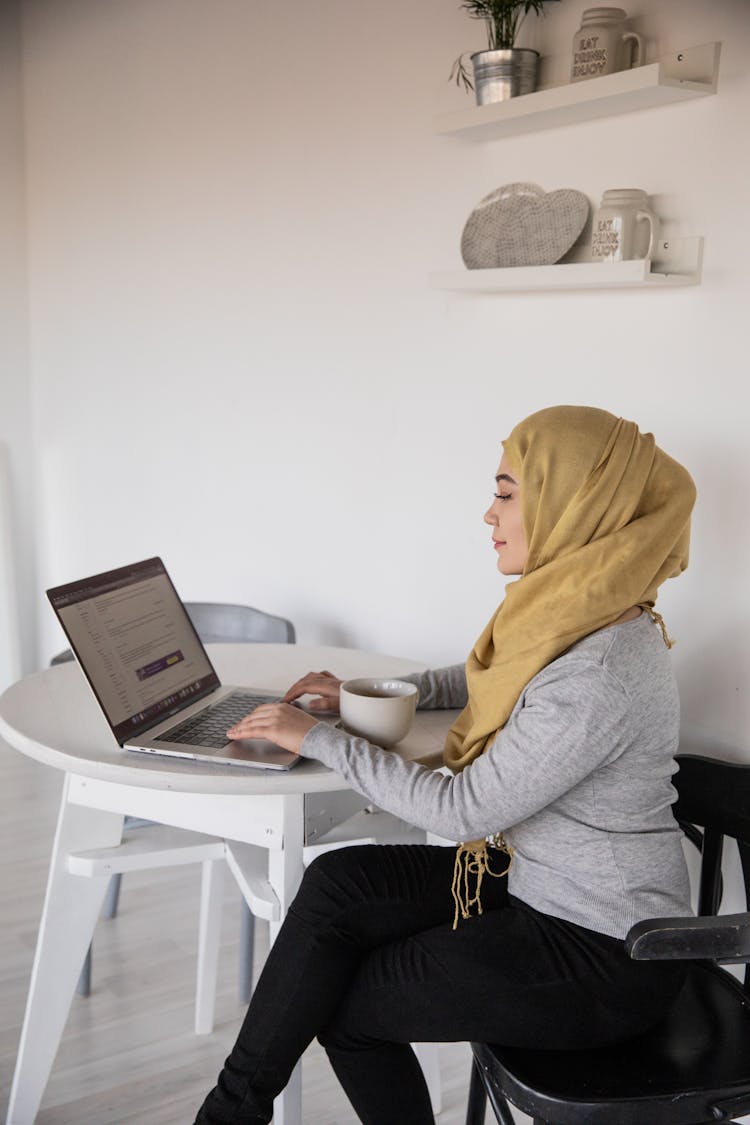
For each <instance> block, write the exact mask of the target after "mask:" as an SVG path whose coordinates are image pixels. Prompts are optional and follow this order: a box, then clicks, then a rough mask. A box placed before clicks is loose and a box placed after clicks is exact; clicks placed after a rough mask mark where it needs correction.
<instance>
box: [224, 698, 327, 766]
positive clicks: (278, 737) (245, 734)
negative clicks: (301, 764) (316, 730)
mask: <svg viewBox="0 0 750 1125" xmlns="http://www.w3.org/2000/svg"><path fill="white" fill-rule="evenodd" d="M317 725H318V720H317V719H314V718H313V716H312V715H308V714H306V713H305V712H304V711H301V710H300V709H299V707H290V705H289V704H288V703H262V704H261V705H260V707H256V708H255V710H254V711H251V712H250V714H249V715H245V718H244V719H240V721H239V722H238V723H235V724H234V726H233V727H230V728H229V730H228V731H227V738H268V739H270V741H271V742H275V743H276V745H277V746H283V748H284V749H285V750H291V751H292V753H294V754H299V750H300V746H301V745H302V739H303V738H304V737H305V735H306V734H307V732H308V731H309V730H312V728H313V727H315V726H317Z"/></svg>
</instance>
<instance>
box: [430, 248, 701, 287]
mask: <svg viewBox="0 0 750 1125" xmlns="http://www.w3.org/2000/svg"><path fill="white" fill-rule="evenodd" d="M702 262H703V239H702V238H673V239H666V240H663V241H661V242H659V243H658V244H657V247H656V250H655V254H654V258H653V260H652V261H648V260H646V259H643V258H641V259H638V260H635V261H630V262H569V263H565V264H563V265H554V266H514V267H511V268H507V269H494V270H493V269H490V270H467V269H463V270H449V271H443V272H440V273H433V274H432V275H431V277H430V282H431V284H432V288H433V289H453V290H461V291H463V292H467V293H530V292H539V293H543V292H551V291H554V290H560V289H570V290H575V289H639V288H640V289H653V288H665V287H669V286H678V285H698V284H699V282H700V278H701V268H702Z"/></svg>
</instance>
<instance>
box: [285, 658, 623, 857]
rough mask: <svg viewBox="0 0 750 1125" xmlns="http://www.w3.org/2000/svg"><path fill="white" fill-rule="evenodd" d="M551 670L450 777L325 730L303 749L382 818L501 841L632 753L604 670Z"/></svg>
mask: <svg viewBox="0 0 750 1125" xmlns="http://www.w3.org/2000/svg"><path fill="white" fill-rule="evenodd" d="M554 667H555V666H554V665H550V666H549V668H548V669H545V670H544V672H542V673H540V674H539V676H537V677H535V679H534V680H533V681H532V682H531V684H529V685H527V688H526V690H525V692H524V693H523V695H522V697H521V700H519V703H518V704H517V705H516V709H515V710H514V712H513V715H512V716H511V718H510V719H509V721H508V722H507V723H506V725H505V726H504V727H503V729H502V730H501V731H499V732H498V734H497V737H496V738H495V741H494V742H493V744H492V746H491V747H490V749H489V750H488V751H487V752H486V753H485V754H483V755H481V757H479V758H477V759H475V761H474V762H472V763H471V764H470V765H469V766H467V768H466V769H464V770H463V771H462V772H461V773H458V774H456V775H454V776H446V774H444V773H442V772H439V771H435V770H430V769H428V768H427V767H425V766H420V765H417V764H416V763H414V762H407V761H404V760H403V759H402V758H400V757H399V755H398V754H395V753H392V752H390V751H387V750H382V749H381V748H380V747H378V746H374V745H372V744H371V743H369V742H367V741H366V740H365V739H362V738H357V737H355V736H353V735H349V734H347V733H345V732H344V731H341V730H337V729H335V728H333V727H331V726H329V725H327V724H325V723H319V724H318V725H316V726H315V727H313V728H312V730H310V731H309V732H308V734H307V735H306V736H305V738H304V739H303V742H302V747H301V751H300V752H301V754H302V756H303V757H310V758H317V759H318V760H319V761H321V762H323V763H324V764H325V765H327V766H329V767H330V768H331V769H333V770H335V771H336V772H337V773H339V774H341V776H342V777H344V778H345V779H346V781H347V782H348V783H349V784H350V785H351V786H352V788H353V789H355V790H356V791H357V792H358V793H361V794H363V796H365V797H367V798H368V799H369V800H371V801H372V802H373V803H375V804H377V805H378V806H379V807H380V808H382V809H385V811H386V812H390V813H393V814H395V815H396V816H399V817H401V818H402V819H403V820H406V821H408V822H410V823H412V824H414V825H416V826H417V827H419V828H423V829H425V830H427V831H431V832H435V833H438V834H439V835H441V836H444V837H447V838H449V839H453V840H473V839H478V838H481V837H483V836H488V835H490V834H491V833H493V832H501V831H504V830H506V829H509V828H511V827H512V826H513V825H514V824H517V823H519V822H520V821H523V820H525V819H526V818H527V817H529V816H532V815H533V814H534V813H536V812H538V811H539V810H540V809H543V808H545V807H546V806H547V805H549V804H550V803H551V802H553V801H554V800H555V799H556V798H557V797H559V796H561V795H562V794H563V793H566V792H567V791H568V790H569V789H571V788H573V787H574V786H575V785H577V784H578V783H579V782H580V781H582V780H583V779H584V778H585V777H587V776H588V775H589V774H590V773H591V772H592V771H593V770H595V769H596V768H597V767H598V766H600V765H601V764H603V763H604V762H605V761H607V760H609V759H611V758H613V757H615V756H616V755H617V754H618V753H619V752H620V751H621V749H622V747H623V746H624V745H626V739H627V737H628V734H629V728H628V723H627V709H628V705H629V700H628V696H627V693H626V691H625V689H624V688H623V686H622V685H621V684H620V682H619V680H617V679H615V678H614V677H613V676H612V674H611V673H609V672H608V671H607V670H606V669H605V668H603V667H602V666H601V665H596V664H574V665H573V667H572V668H571V667H570V666H568V667H567V668H565V669H564V670H563V669H562V668H560V669H559V670H557V671H553V669H554Z"/></svg>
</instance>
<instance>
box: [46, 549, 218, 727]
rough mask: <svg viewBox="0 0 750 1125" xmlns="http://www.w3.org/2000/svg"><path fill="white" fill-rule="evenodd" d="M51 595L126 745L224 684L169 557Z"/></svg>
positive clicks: (111, 722) (74, 584) (50, 592)
mask: <svg viewBox="0 0 750 1125" xmlns="http://www.w3.org/2000/svg"><path fill="white" fill-rule="evenodd" d="M47 597H48V598H49V600H50V602H51V604H52V607H53V609H54V610H55V612H56V614H57V616H58V618H59V620H60V624H61V625H62V627H63V629H64V630H65V633H66V635H67V637H68V640H69V641H70V646H71V648H72V649H73V651H74V652H75V654H76V656H77V657H78V662H79V664H80V665H81V667H82V668H83V671H84V672H85V674H86V676H87V678H88V681H89V683H90V684H91V687H92V688H93V690H94V694H95V695H96V697H97V699H98V700H99V703H100V705H101V707H102V710H103V711H104V713H105V715H106V716H107V719H108V721H109V725H110V726H111V727H112V730H113V732H114V735H115V737H116V739H117V741H118V742H119V743H120V744H122V743H123V742H125V741H127V740H128V739H130V738H133V737H137V736H138V735H140V734H141V733H142V732H143V731H144V730H147V729H148V728H149V727H152V726H155V724H156V723H158V722H161V720H162V719H166V718H169V716H170V715H173V714H176V713H177V712H178V711H181V710H182V709H183V708H184V707H188V706H189V705H190V704H191V703H195V702H196V700H198V699H200V698H201V697H202V696H204V695H208V693H209V692H211V691H213V690H214V688H217V687H219V686H220V684H219V678H218V676H217V675H216V672H215V671H214V669H213V667H212V665H211V662H210V660H209V659H208V656H207V655H206V651H205V649H204V647H203V645H202V644H201V641H200V639H199V637H198V634H197V633H196V631H195V629H194V627H193V624H192V622H191V620H190V618H189V617H188V615H187V613H186V611H185V607H184V606H183V604H182V602H181V601H180V599H179V597H178V595H177V591H176V590H175V588H174V586H173V585H172V582H171V580H170V577H169V575H168V574H167V571H166V569H165V567H164V564H163V562H162V561H161V559H146V560H145V561H144V562H139V563H133V564H132V565H131V566H123V567H120V568H119V569H118V570H109V571H107V572H106V573H105V574H96V575H94V576H93V577H91V578H82V579H81V580H80V581H79V582H69V583H68V584H67V585H65V586H57V587H55V588H54V589H52V590H48V591H47Z"/></svg>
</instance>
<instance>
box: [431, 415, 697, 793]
mask: <svg viewBox="0 0 750 1125" xmlns="http://www.w3.org/2000/svg"><path fill="white" fill-rule="evenodd" d="M503 447H504V449H505V453H506V456H507V459H508V462H509V464H510V466H511V471H512V472H513V473H514V475H515V476H516V477H517V479H518V482H519V486H520V497H521V504H522V513H523V524H524V531H525V533H526V542H527V545H528V557H527V561H526V566H525V569H524V572H523V574H522V576H521V577H520V579H518V581H516V582H511V583H509V585H508V586H507V587H506V592H505V600H504V601H503V602H502V604H501V605H500V607H499V609H498V610H497V611H496V613H495V614H494V616H493V617H492V619H491V621H490V622H489V623H488V625H487V627H486V628H485V629H484V631H483V633H482V634H481V636H480V637H479V639H478V640H477V642H476V644H475V645H474V648H473V650H472V652H471V654H470V655H469V659H468V661H467V664H466V679H467V686H468V692H469V702H468V705H467V707H466V708H465V709H464V711H462V713H461V714H460V715H459V717H458V719H457V720H456V722H455V723H454V725H453V727H452V728H451V730H450V732H449V734H448V738H447V741H446V745H445V751H444V759H445V762H446V764H447V765H448V766H449V767H450V768H451V769H452V770H454V771H458V770H461V769H463V768H464V767H465V766H467V765H468V764H469V763H470V762H471V761H473V759H474V758H476V757H478V756H479V755H480V754H482V753H483V752H484V750H486V749H487V748H488V747H489V746H490V745H491V743H492V741H493V739H494V738H495V735H496V734H497V732H498V730H500V729H501V728H502V727H503V726H504V725H505V723H506V722H507V720H508V718H509V716H510V713H511V711H512V710H513V707H514V706H515V704H516V701H517V700H518V698H519V696H520V694H521V692H522V691H523V689H524V687H525V686H526V684H527V683H528V682H529V680H531V679H532V677H533V676H535V675H536V673H537V672H539V671H541V669H542V668H544V667H545V666H546V665H547V664H549V663H550V662H551V661H552V660H554V659H555V658H556V657H558V656H560V655H561V654H562V653H563V652H565V651H566V649H568V648H570V646H571V645H573V644H575V643H576V641H579V640H581V639H582V638H583V637H585V636H587V635H588V634H589V633H593V632H595V631H596V630H597V629H602V628H604V626H606V625H610V624H611V623H612V622H613V621H615V620H617V618H618V617H620V616H621V615H622V614H623V613H624V612H625V610H627V609H629V608H630V607H631V606H634V605H639V606H642V607H643V608H644V609H646V610H648V611H649V612H652V611H653V606H654V604H655V602H656V594H657V590H658V589H659V586H660V585H661V583H662V582H663V581H664V579H665V578H671V577H672V576H674V575H677V574H680V573H681V572H682V571H683V570H684V569H685V567H686V566H687V562H688V542H689V533H690V512H691V510H692V507H693V503H694V501H695V486H694V484H693V481H692V479H691V477H690V475H689V474H688V472H687V471H686V470H685V469H684V468H683V467H682V466H681V465H679V464H678V463H677V462H676V461H673V460H672V458H671V457H668V456H667V454H666V453H664V452H663V451H662V450H661V449H659V448H658V446H657V445H656V443H655V441H654V438H653V435H652V434H642V433H641V432H640V431H639V429H638V427H637V426H636V425H635V423H634V422H627V421H625V419H623V418H616V417H615V416H614V415H612V414H609V413H607V411H605V410H597V409H594V408H591V407H579V406H554V407H550V408H549V409H546V410H541V411H539V412H538V413H537V414H532V415H531V416H530V417H529V418H526V419H525V421H523V422H521V423H520V424H519V425H518V426H516V428H515V429H514V430H513V431H512V433H511V434H510V437H508V438H507V439H506V440H505V441H504V442H503ZM652 615H653V614H652ZM654 616H656V617H657V619H658V615H654ZM665 639H666V635H665Z"/></svg>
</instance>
